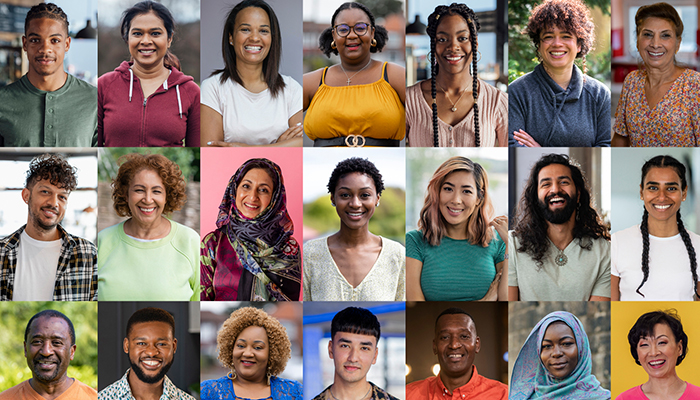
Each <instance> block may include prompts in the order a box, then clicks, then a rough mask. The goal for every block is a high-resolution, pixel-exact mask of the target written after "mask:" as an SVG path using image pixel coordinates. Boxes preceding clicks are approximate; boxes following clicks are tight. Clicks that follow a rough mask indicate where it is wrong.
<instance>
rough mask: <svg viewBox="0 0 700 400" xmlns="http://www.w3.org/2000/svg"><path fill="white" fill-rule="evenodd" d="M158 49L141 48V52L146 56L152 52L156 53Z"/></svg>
mask: <svg viewBox="0 0 700 400" xmlns="http://www.w3.org/2000/svg"><path fill="white" fill-rule="evenodd" d="M155 52H156V50H155V49H141V50H139V53H140V54H142V55H144V56H150V55H152V54H155Z"/></svg>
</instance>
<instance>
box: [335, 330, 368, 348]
mask: <svg viewBox="0 0 700 400" xmlns="http://www.w3.org/2000/svg"><path fill="white" fill-rule="evenodd" d="M341 339H342V341H344V342H345V341H347V342H351V343H371V344H372V345H373V346H376V344H377V338H376V337H375V336H374V335H363V334H360V333H351V332H336V333H335V336H333V341H334V342H336V343H337V342H340V341H341Z"/></svg>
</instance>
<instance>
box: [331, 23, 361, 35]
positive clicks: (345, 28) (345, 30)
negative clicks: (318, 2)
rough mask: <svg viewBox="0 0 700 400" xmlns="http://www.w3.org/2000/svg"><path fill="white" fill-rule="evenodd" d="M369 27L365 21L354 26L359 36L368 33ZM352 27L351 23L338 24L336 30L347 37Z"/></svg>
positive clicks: (353, 28)
mask: <svg viewBox="0 0 700 400" xmlns="http://www.w3.org/2000/svg"><path fill="white" fill-rule="evenodd" d="M367 28H368V25H367V24H365V23H364V22H361V23H359V24H356V25H355V26H353V27H352V30H354V31H355V34H357V35H358V36H362V35H364V34H365V33H367ZM350 29H351V27H350V26H349V25H345V24H341V25H336V27H335V32H336V33H337V34H338V35H340V36H343V37H345V36H347V35H349V34H350Z"/></svg>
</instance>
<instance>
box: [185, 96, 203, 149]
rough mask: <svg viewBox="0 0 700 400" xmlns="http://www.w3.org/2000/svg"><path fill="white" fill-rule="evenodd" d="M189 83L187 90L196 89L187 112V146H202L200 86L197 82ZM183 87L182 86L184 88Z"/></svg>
mask: <svg viewBox="0 0 700 400" xmlns="http://www.w3.org/2000/svg"><path fill="white" fill-rule="evenodd" d="M190 83H191V85H190V84H188V85H187V86H188V88H187V91H188V92H189V91H191V90H194V91H195V93H194V96H193V97H194V98H193V99H192V102H191V103H190V108H189V110H188V112H187V133H186V134H185V146H187V147H200V146H201V140H202V139H201V130H202V127H201V125H200V115H199V113H200V104H201V100H200V91H199V86H197V84H196V83H193V82H190ZM182 89H183V88H180V90H182Z"/></svg>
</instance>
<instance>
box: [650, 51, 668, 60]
mask: <svg viewBox="0 0 700 400" xmlns="http://www.w3.org/2000/svg"><path fill="white" fill-rule="evenodd" d="M647 54H649V56H651V57H652V58H659V57H663V56H664V55H665V54H666V52H665V51H661V52H655V51H650V50H647Z"/></svg>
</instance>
